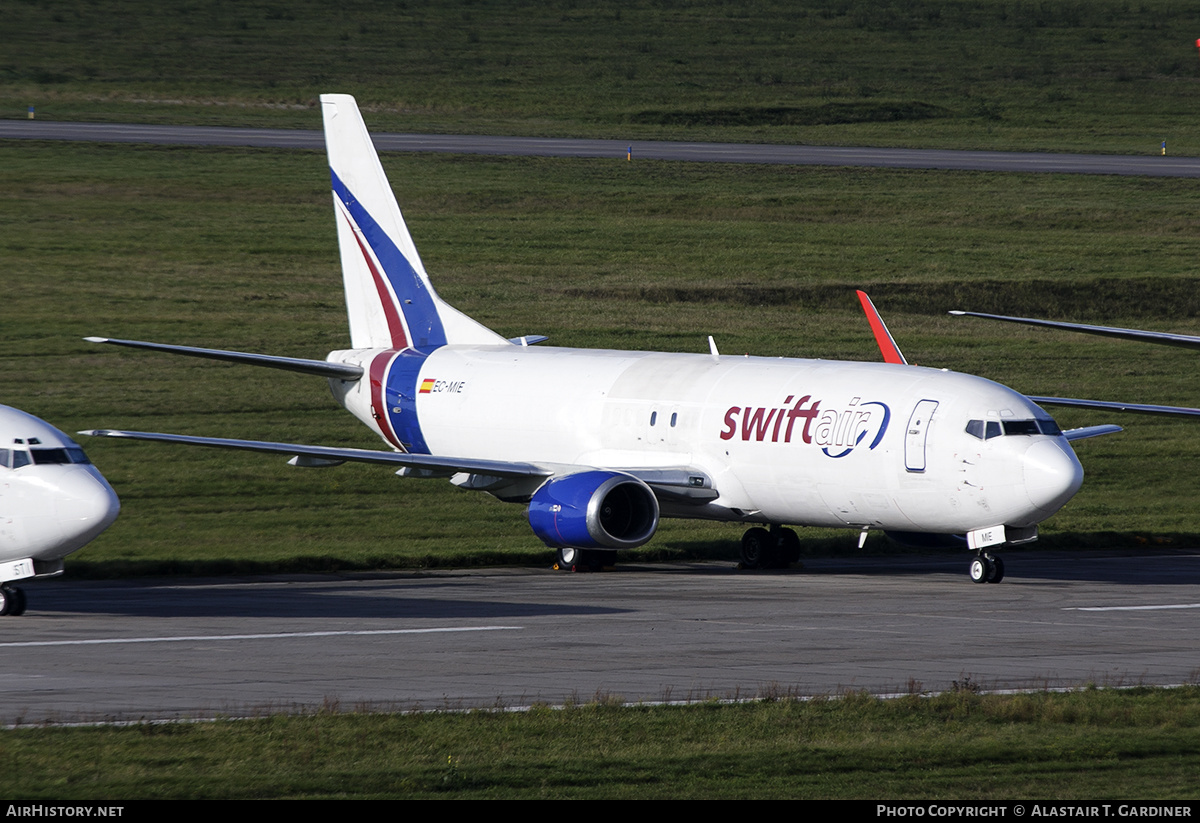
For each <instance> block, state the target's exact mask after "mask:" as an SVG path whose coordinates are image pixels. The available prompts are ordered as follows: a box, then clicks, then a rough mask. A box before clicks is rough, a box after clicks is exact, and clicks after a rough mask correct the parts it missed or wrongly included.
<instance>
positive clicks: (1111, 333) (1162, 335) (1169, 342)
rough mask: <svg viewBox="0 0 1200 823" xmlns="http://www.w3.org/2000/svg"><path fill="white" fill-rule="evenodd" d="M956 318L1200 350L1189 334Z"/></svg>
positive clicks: (972, 314) (1024, 319) (1029, 320)
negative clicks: (1017, 324)
mask: <svg viewBox="0 0 1200 823" xmlns="http://www.w3.org/2000/svg"><path fill="white" fill-rule="evenodd" d="M950 314H953V315H955V316H956V317H984V318H987V319H988V320H1003V321H1004V322H1006V323H1023V324H1024V325H1026V326H1044V327H1046V328H1050V329H1065V330H1067V331H1077V332H1083V333H1084V334H1099V335H1103V336H1104V337H1120V338H1123V339H1125V340H1140V341H1142V342H1143V343H1158V344H1160V345H1163V346H1182V347H1183V348H1187V349H1200V337H1193V336H1191V335H1187V334H1168V333H1166V332H1157V331H1141V330H1139V329H1119V328H1114V327H1111V326H1085V325H1083V324H1081V323H1060V322H1058V321H1055V320H1036V319H1034V318H1031V317H1006V316H1005V315H1002V314H983V313H982V312H977V311H952V312H950Z"/></svg>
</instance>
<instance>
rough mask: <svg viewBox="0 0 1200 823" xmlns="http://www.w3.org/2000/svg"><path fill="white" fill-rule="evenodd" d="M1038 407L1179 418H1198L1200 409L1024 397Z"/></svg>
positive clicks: (1066, 398)
mask: <svg viewBox="0 0 1200 823" xmlns="http://www.w3.org/2000/svg"><path fill="white" fill-rule="evenodd" d="M1026 396H1027V397H1028V398H1029V399H1030V400H1032V401H1033V402H1034V403H1037V404H1038V405H1040V406H1070V407H1072V408H1076V409H1104V410H1105V411H1120V412H1130V413H1132V414H1167V415H1177V416H1180V417H1200V409H1191V408H1188V407H1186V406H1154V405H1149V404H1142V403H1114V402H1110V401H1108V400H1077V399H1075V398H1073V397H1034V396H1033V395H1026Z"/></svg>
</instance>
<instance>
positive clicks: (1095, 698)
mask: <svg viewBox="0 0 1200 823" xmlns="http://www.w3.org/2000/svg"><path fill="white" fill-rule="evenodd" d="M959 685H960V688H959V689H958V690H956V691H951V692H947V693H944V694H941V695H938V696H936V697H920V696H917V695H913V696H910V697H906V698H902V699H898V700H881V699H878V698H874V697H870V696H867V695H862V694H856V693H851V694H846V695H843V696H837V697H828V698H821V699H815V700H796V699H791V698H788V697H786V696H783V697H780V696H776V697H774V698H771V699H768V700H766V701H762V702H752V703H737V704H732V705H731V704H720V703H715V702H701V703H697V704H693V705H683V706H658V707H648V706H643V707H637V706H634V707H624V706H620V705H617V702H618V701H619V698H617V697H616V696H612V695H606V696H603V697H602V699H598V700H596V701H595V702H589V703H581V704H577V705H572V706H568V707H566V708H562V709H551V708H548V707H535V708H534V709H532V710H529V711H523V712H503V711H500V712H472V713H467V714H463V713H453V712H436V711H435V712H433V713H404V712H401V713H393V714H381V713H373V712H369V711H358V712H352V713H341V712H340V708H341V707H338V706H337V705H336V704H335V703H331V704H330V705H329V706H327V707H326V710H323V711H321V712H319V713H317V714H310V715H304V716H283V715H270V716H266V717H263V718H261V719H255V720H225V721H217V722H211V723H180V724H148V723H147V724H139V725H134V726H124V727H91V728H48V729H10V730H6V731H0V753H2V754H3V755H4V757H5V758H6V762H8V763H9V764H10V768H8V769H6V770H5V771H4V773H3V775H2V776H0V790H2V791H3V792H4V794H5V796H6V797H9V798H21V799H23V800H38V799H44V800H55V801H65V800H71V799H87V800H100V799H114V800H120V799H130V798H135V797H136V798H170V799H180V798H239V799H240V798H263V799H266V798H349V797H354V798H367V797H377V798H412V799H416V798H428V799H432V798H446V799H450V798H478V799H516V798H563V799H567V798H571V799H583V798H597V799H617V798H680V797H691V798H714V799H715V798H748V797H754V798H775V797H779V798H807V799H813V798H841V799H847V798H860V799H870V800H889V799H890V800H904V799H909V800H926V801H931V800H939V799H942V800H945V799H953V800H959V801H967V800H981V801H1002V800H1029V799H1041V798H1055V799H1057V800H1059V801H1064V802H1068V801H1072V800H1079V801H1086V802H1088V803H1090V804H1091V803H1102V802H1108V801H1116V802H1128V801H1132V800H1139V799H1144V800H1151V801H1155V802H1166V801H1170V800H1189V799H1190V800H1194V799H1195V798H1196V797H1197V791H1198V790H1197V784H1196V781H1195V780H1194V775H1195V773H1196V769H1197V768H1198V767H1200V753H1198V752H1197V749H1196V746H1195V743H1194V738H1195V734H1196V727H1197V725H1200V693H1198V691H1197V689H1196V688H1195V687H1194V686H1193V687H1185V688H1177V689H1166V690H1164V689H1129V690H1099V689H1087V690H1082V691H1077V692H1070V693H1051V692H1043V693H1033V694H1018V695H986V694H980V693H978V692H977V691H976V690H975V689H974V687H973V686H972V684H970V683H969V681H968V682H963V683H961V684H959Z"/></svg>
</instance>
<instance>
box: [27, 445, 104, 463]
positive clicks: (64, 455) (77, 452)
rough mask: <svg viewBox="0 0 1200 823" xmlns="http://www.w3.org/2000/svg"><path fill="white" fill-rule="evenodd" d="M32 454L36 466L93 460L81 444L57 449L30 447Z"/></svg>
mask: <svg viewBox="0 0 1200 823" xmlns="http://www.w3.org/2000/svg"><path fill="white" fill-rule="evenodd" d="M30 454H31V455H33V463H34V465H35V466H52V465H56V464H58V465H61V464H67V463H90V462H91V461H90V460H88V458H87V455H86V454H84V453H83V449H81V448H79V446H66V447H63V448H56V449H30Z"/></svg>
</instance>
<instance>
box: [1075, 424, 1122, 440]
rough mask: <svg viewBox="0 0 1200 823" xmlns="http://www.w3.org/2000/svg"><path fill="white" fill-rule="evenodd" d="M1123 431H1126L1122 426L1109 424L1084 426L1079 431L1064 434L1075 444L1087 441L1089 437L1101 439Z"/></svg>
mask: <svg viewBox="0 0 1200 823" xmlns="http://www.w3.org/2000/svg"><path fill="white" fill-rule="evenodd" d="M1121 431H1125V430H1124V429H1123V428H1121V427H1120V426H1114V425H1112V424H1111V423H1108V424H1105V425H1103V426H1084V427H1082V428H1079V429H1067V430H1066V431H1064V432H1063V437H1065V438H1067V440H1069V441H1071V442H1072V443H1074V442H1075V441H1076V440H1087V439H1088V438H1089V437H1099V436H1100V435H1102V434H1116V433H1117V432H1121Z"/></svg>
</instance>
